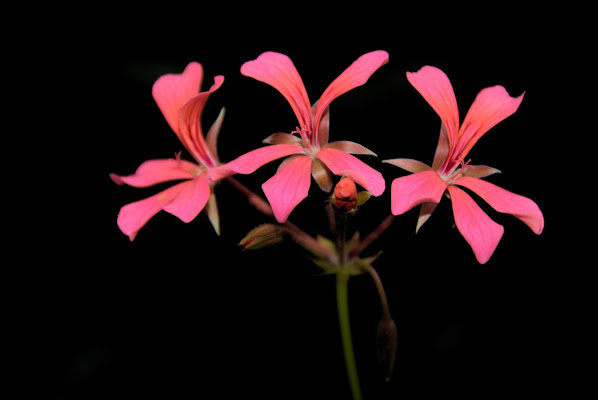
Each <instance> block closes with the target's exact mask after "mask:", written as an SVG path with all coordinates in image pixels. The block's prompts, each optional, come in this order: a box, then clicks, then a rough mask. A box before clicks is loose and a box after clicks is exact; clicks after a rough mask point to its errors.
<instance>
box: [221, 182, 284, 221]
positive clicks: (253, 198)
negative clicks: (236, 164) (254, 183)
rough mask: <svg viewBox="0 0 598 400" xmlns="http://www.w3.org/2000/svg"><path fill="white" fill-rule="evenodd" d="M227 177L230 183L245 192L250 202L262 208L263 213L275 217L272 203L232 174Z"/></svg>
mask: <svg viewBox="0 0 598 400" xmlns="http://www.w3.org/2000/svg"><path fill="white" fill-rule="evenodd" d="M225 179H226V181H227V182H228V183H230V184H231V185H233V186H234V187H235V189H237V190H238V191H240V192H241V193H243V194H244V195H245V196H246V197H247V200H248V201H249V203H251V204H253V206H254V207H255V208H257V209H258V210H260V211H261V212H262V213H264V214H265V215H267V216H268V217H274V212H273V211H272V207H270V204H268V202H267V201H266V200H264V199H262V198H261V197H260V196H258V195H257V194H255V193H254V192H252V191H251V190H249V188H247V186H245V185H243V184H242V183H241V182H239V181H238V180H236V179H235V178H233V177H232V176H229V177H228V178H225Z"/></svg>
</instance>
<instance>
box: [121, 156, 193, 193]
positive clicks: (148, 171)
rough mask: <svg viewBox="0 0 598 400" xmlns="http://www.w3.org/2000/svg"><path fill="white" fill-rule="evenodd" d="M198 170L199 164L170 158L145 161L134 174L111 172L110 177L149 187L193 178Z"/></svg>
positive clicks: (123, 182)
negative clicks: (123, 174)
mask: <svg viewBox="0 0 598 400" xmlns="http://www.w3.org/2000/svg"><path fill="white" fill-rule="evenodd" d="M197 172H199V168H198V166H197V165H195V164H193V163H191V162H189V161H185V160H175V159H172V158H169V159H163V160H149V161H145V162H144V163H143V164H141V165H140V166H139V167H138V168H137V171H135V173H134V174H133V175H127V176H122V175H116V174H110V177H111V178H112V180H113V181H114V182H116V183H117V184H119V185H122V184H127V185H130V186H134V187H148V186H152V185H155V184H158V183H162V182H168V181H173V180H178V179H192V178H195V177H196V176H197Z"/></svg>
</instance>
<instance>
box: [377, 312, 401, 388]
mask: <svg viewBox="0 0 598 400" xmlns="http://www.w3.org/2000/svg"><path fill="white" fill-rule="evenodd" d="M376 354H377V356H378V362H379V363H380V368H381V369H382V374H383V375H384V378H385V380H386V381H387V382H388V380H390V376H391V375H392V369H393V367H394V364H395V358H396V355H397V326H396V325H395V322H394V321H393V320H392V318H390V317H382V319H381V320H380V322H379V323H378V331H377V334H376Z"/></svg>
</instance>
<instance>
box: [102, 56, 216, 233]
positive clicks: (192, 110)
mask: <svg viewBox="0 0 598 400" xmlns="http://www.w3.org/2000/svg"><path fill="white" fill-rule="evenodd" d="M202 80H203V67H202V66H201V64H199V63H197V62H191V63H189V65H187V67H186V68H185V70H184V71H183V73H181V74H166V75H163V76H161V77H159V78H158V79H157V80H156V82H155V83H154V85H153V87H152V95H153V97H154V100H155V101H156V103H157V104H158V107H159V108H160V110H161V111H162V114H163V115H164V118H165V119H166V121H167V122H168V124H169V125H170V127H171V128H172V130H173V131H174V133H176V135H177V136H178V138H179V139H180V141H181V142H182V143H183V145H184V146H185V148H186V149H187V151H188V152H189V153H190V154H191V156H192V157H193V158H194V159H195V161H196V162H195V163H194V162H190V161H185V160H182V159H181V158H180V155H178V156H177V157H176V158H169V159H157V160H148V161H145V162H144V163H142V164H141V165H140V166H139V167H138V168H137V170H136V171H135V173H134V174H132V175H127V176H122V175H116V174H110V177H111V178H112V179H113V180H114V181H115V182H116V183H118V184H119V185H122V184H127V185H130V186H134V187H140V188H141V187H149V186H153V185H156V184H159V183H163V182H168V181H175V180H182V182H180V183H177V184H175V185H174V186H171V187H170V188H168V189H165V190H163V191H161V192H159V193H157V194H155V195H153V196H151V197H148V198H146V199H143V200H140V201H137V202H134V203H130V204H127V205H125V206H123V207H122V208H121V209H120V212H119V214H118V219H117V224H118V226H119V228H120V229H121V231H122V232H123V233H124V234H125V235H127V236H129V238H130V239H131V240H134V239H135V236H136V235H137V233H138V232H139V230H140V229H141V228H142V227H143V226H144V225H145V224H146V223H147V222H148V221H149V220H150V219H151V218H152V217H153V216H154V215H156V214H157V213H158V212H159V211H160V210H164V211H167V212H169V213H171V214H173V215H175V216H177V217H178V218H180V219H181V220H182V221H184V222H190V221H192V220H193V219H194V218H195V217H196V216H197V215H198V214H199V213H200V212H201V211H202V210H203V209H204V207H206V204H207V213H208V217H209V218H210V221H211V222H212V225H213V227H214V229H215V230H216V233H219V230H220V228H219V217H218V209H217V206H216V198H215V196H214V193H213V190H212V187H213V183H214V182H215V180H214V179H212V178H211V177H210V175H209V171H210V170H211V169H212V168H215V167H216V166H218V165H220V161H219V160H218V156H217V152H216V141H217V137H218V133H219V132H220V126H221V124H222V119H223V116H224V112H223V111H222V112H221V113H220V115H219V116H218V118H217V119H216V121H215V122H214V124H213V125H212V127H211V128H210V130H209V131H208V134H207V135H206V137H205V138H204V135H203V132H202V128H201V121H200V119H201V115H202V112H203V109H204V105H205V103H206V101H207V100H208V97H209V96H210V94H211V93H213V92H214V91H216V90H218V89H219V88H220V86H221V85H222V83H223V82H224V77H223V76H216V77H215V78H214V84H213V85H212V87H211V88H210V89H209V90H208V91H206V92H200V93H198V92H199V90H200V87H201V82H202Z"/></svg>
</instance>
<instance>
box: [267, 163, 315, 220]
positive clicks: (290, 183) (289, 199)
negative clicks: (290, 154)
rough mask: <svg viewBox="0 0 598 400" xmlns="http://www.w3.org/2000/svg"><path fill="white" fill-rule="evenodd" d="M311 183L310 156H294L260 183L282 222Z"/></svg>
mask: <svg viewBox="0 0 598 400" xmlns="http://www.w3.org/2000/svg"><path fill="white" fill-rule="evenodd" d="M310 183H311V158H310V157H296V158H295V159H294V160H292V161H291V162H289V163H288V164H287V165H285V166H284V167H283V168H282V169H281V170H280V171H278V172H277V173H276V175H274V176H273V177H272V178H270V179H268V180H267V181H266V182H264V184H263V185H262V189H263V190H264V193H265V194H266V198H267V199H268V201H269V202H270V205H271V206H272V211H273V212H274V216H275V217H276V220H277V221H278V222H280V223H283V222H285V221H286V220H287V218H288V217H289V214H291V211H293V210H294V209H295V207H296V206H297V204H299V203H300V202H301V201H302V200H303V199H304V198H306V197H307V193H308V192H309V186H310Z"/></svg>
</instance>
